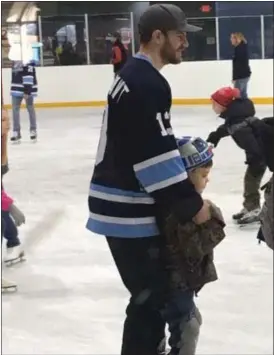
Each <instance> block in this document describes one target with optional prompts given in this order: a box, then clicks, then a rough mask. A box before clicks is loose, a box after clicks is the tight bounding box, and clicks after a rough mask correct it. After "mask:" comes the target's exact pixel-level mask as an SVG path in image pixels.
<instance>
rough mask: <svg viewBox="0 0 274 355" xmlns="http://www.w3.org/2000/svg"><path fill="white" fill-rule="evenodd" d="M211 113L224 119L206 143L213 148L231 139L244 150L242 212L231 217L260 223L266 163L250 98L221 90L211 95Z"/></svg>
mask: <svg viewBox="0 0 274 355" xmlns="http://www.w3.org/2000/svg"><path fill="white" fill-rule="evenodd" d="M211 99H212V108H213V111H214V112H215V113H216V114H217V115H219V116H220V117H221V118H223V119H224V124H222V125H221V126H219V127H218V128H217V130H216V131H214V132H211V133H210V134H209V136H208V138H207V141H208V142H210V143H211V144H213V145H214V146H215V147H216V146H217V145H218V143H219V141H220V139H222V138H223V137H227V136H229V135H230V136H231V137H232V138H233V140H234V141H235V143H236V144H237V145H238V147H240V148H241V149H243V150H244V151H245V154H246V162H245V163H246V164H247V170H246V173H245V177H244V201H243V209H242V210H241V211H240V212H239V213H236V214H235V215H233V219H235V220H237V221H238V223H239V224H247V223H252V222H254V221H258V220H259V213H260V184H261V181H262V178H263V176H264V173H265V171H266V162H265V158H264V154H263V151H262V145H261V144H260V141H259V137H257V135H256V132H255V131H254V129H253V128H252V124H253V123H254V121H257V120H259V119H258V118H256V117H255V108H254V104H253V102H252V101H251V100H250V99H243V98H240V91H239V90H238V89H237V88H231V87H224V88H221V89H219V90H217V91H216V92H215V93H214V94H212V95H211Z"/></svg>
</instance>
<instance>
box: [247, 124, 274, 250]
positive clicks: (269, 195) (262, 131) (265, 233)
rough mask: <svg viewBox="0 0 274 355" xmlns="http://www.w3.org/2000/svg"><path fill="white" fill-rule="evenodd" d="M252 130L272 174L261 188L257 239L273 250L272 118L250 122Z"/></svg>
mask: <svg viewBox="0 0 274 355" xmlns="http://www.w3.org/2000/svg"><path fill="white" fill-rule="evenodd" d="M252 128H253V130H254V132H255V134H256V136H257V137H258V138H259V141H260V144H261V146H262V151H263V155H264V158H265V161H266V165H267V167H268V168H269V170H270V171H271V172H272V173H273V174H272V177H271V178H270V180H269V181H268V182H267V183H266V184H265V185H264V186H263V187H262V190H264V196H265V202H264V205H263V208H262V211H261V213H260V221H261V228H260V230H259V232H258V236H257V238H258V239H259V240H262V241H264V242H266V244H267V245H268V246H269V248H271V249H272V250H273V248H274V207H273V205H274V202H273V201H274V188H273V180H274V117H266V118H263V119H262V120H260V121H254V122H252Z"/></svg>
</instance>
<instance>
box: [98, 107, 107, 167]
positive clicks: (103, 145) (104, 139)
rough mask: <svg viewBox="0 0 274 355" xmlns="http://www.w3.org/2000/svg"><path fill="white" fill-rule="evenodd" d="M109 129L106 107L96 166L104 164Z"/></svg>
mask: <svg viewBox="0 0 274 355" xmlns="http://www.w3.org/2000/svg"><path fill="white" fill-rule="evenodd" d="M107 129H108V106H106V108H105V111H104V114H103V123H102V127H101V133H100V140H99V145H98V150H97V155H96V162H95V165H98V164H100V163H102V161H103V160H104V156H105V151H106V146H107Z"/></svg>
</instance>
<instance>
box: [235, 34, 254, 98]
mask: <svg viewBox="0 0 274 355" xmlns="http://www.w3.org/2000/svg"><path fill="white" fill-rule="evenodd" d="M231 43H232V45H233V46H234V47H235V49H234V56H233V78H232V81H233V84H234V87H235V88H238V89H239V90H240V93H241V97H242V98H243V99H246V98H247V84H248V82H249V79H250V76H251V70H250V66H249V53H248V45H247V41H246V39H245V37H244V35H243V34H242V33H232V34H231Z"/></svg>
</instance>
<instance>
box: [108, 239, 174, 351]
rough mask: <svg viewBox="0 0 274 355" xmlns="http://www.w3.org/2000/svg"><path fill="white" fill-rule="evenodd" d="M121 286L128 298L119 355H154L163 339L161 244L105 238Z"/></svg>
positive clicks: (164, 275) (158, 240)
mask: <svg viewBox="0 0 274 355" xmlns="http://www.w3.org/2000/svg"><path fill="white" fill-rule="evenodd" d="M107 241H108V244H109V247H110V250H111V253H112V256H113V258H114V261H115V263H116V266H117V268H118V270H119V273H120V276H121V278H122V280H123V283H124V285H125V286H126V288H127V289H128V290H129V292H130V294H131V298H130V302H129V305H128V307H127V310H126V320H125V323H124V333H123V344H122V352H121V354H122V355H141V354H142V355H157V354H159V350H158V347H159V344H160V343H161V341H162V340H163V339H164V337H165V321H164V320H163V318H162V315H161V310H162V309H163V307H164V303H165V297H166V293H167V291H166V288H167V275H166V272H165V265H164V262H163V260H162V244H163V240H162V238H161V237H160V236H156V237H150V238H136V239H122V238H112V237H108V238H107Z"/></svg>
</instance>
